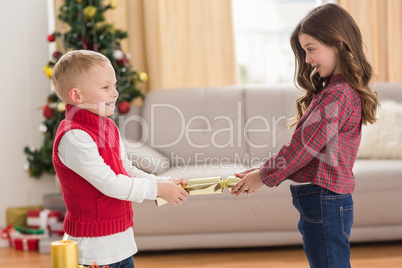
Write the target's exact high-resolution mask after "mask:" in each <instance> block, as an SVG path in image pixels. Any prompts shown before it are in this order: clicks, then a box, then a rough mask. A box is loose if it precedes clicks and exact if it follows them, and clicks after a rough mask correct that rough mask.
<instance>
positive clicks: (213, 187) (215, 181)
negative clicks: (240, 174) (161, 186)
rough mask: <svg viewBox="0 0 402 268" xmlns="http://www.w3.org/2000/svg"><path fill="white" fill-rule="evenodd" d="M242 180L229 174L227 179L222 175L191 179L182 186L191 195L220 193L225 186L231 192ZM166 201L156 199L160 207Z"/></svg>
mask: <svg viewBox="0 0 402 268" xmlns="http://www.w3.org/2000/svg"><path fill="white" fill-rule="evenodd" d="M240 180H241V178H237V177H234V176H229V177H227V178H226V180H222V178H221V177H210V178H200V179H189V180H188V181H187V184H185V185H180V187H182V188H183V189H184V190H186V191H187V192H188V193H189V195H202V194H220V193H222V192H223V189H224V188H227V189H228V191H229V192H230V191H231V190H232V188H233V186H235V185H236V184H237V183H238V182H239V181H240ZM166 203H167V201H166V200H164V199H163V198H160V197H158V198H157V199H156V204H157V206H158V207H159V206H162V205H164V204H166Z"/></svg>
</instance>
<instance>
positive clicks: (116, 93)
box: [113, 87, 119, 98]
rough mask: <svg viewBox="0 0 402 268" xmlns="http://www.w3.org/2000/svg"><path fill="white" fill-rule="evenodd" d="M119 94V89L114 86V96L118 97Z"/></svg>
mask: <svg viewBox="0 0 402 268" xmlns="http://www.w3.org/2000/svg"><path fill="white" fill-rule="evenodd" d="M118 96H119V91H117V88H116V87H115V88H114V92H113V97H116V98H117V97H118Z"/></svg>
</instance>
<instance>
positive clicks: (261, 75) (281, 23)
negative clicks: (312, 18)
mask: <svg viewBox="0 0 402 268" xmlns="http://www.w3.org/2000/svg"><path fill="white" fill-rule="evenodd" d="M323 2H334V1H323V0H232V3H233V5H232V6H233V18H234V29H235V43H236V44H235V45H236V57H237V63H238V65H239V72H240V79H241V83H242V84H268V85H278V84H293V75H294V56H293V52H292V49H291V47H290V43H289V39H290V34H291V33H292V31H293V29H294V28H295V27H296V25H297V23H299V21H300V20H301V19H302V18H303V17H304V16H305V15H306V14H307V12H308V11H309V10H311V9H312V8H314V7H315V6H317V5H320V4H322V3H323Z"/></svg>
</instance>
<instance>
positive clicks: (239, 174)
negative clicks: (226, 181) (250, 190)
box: [235, 168, 258, 178]
mask: <svg viewBox="0 0 402 268" xmlns="http://www.w3.org/2000/svg"><path fill="white" fill-rule="evenodd" d="M257 169H258V168H250V169H248V170H245V171H243V172H240V173H235V176H236V177H238V178H244V176H246V175H247V174H248V173H250V172H253V171H254V170H257Z"/></svg>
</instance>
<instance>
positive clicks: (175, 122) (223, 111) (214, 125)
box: [142, 87, 247, 166]
mask: <svg viewBox="0 0 402 268" xmlns="http://www.w3.org/2000/svg"><path fill="white" fill-rule="evenodd" d="M242 101H243V89H242V88H241V87H223V88H222V87H221V88H196V89H177V90H158V91H151V92H149V93H148V95H147V97H146V99H145V102H144V109H143V114H142V115H143V118H144V119H145V121H146V122H147V123H148V128H149V131H148V133H149V137H148V139H147V144H148V145H149V146H150V147H152V148H154V149H156V150H158V151H159V152H161V153H162V154H164V155H165V156H166V157H168V158H169V159H170V162H171V164H172V166H185V165H189V164H194V163H196V162H197V161H199V163H208V162H210V161H215V160H216V159H225V160H226V159H228V160H229V161H232V162H233V161H234V160H235V158H236V156H239V157H241V158H243V157H244V155H245V154H246V152H247V148H246V146H245V145H244V144H243V143H242V142H241V136H240V135H241V121H240V120H241V119H242V118H244V110H243V107H242Z"/></svg>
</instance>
